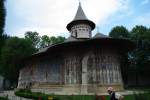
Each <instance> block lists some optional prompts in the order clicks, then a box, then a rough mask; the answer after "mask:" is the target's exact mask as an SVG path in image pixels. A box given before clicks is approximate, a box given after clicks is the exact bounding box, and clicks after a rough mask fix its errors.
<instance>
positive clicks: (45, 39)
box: [40, 35, 51, 48]
mask: <svg viewBox="0 0 150 100" xmlns="http://www.w3.org/2000/svg"><path fill="white" fill-rule="evenodd" d="M50 44H51V40H50V38H49V37H48V36H47V35H43V36H42V37H41V43H40V47H41V48H43V47H45V46H48V45H50Z"/></svg>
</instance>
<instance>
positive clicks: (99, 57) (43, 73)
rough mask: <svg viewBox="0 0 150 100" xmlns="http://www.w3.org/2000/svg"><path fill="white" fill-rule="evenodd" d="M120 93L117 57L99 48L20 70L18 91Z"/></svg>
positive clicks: (50, 58) (66, 53)
mask: <svg viewBox="0 0 150 100" xmlns="http://www.w3.org/2000/svg"><path fill="white" fill-rule="evenodd" d="M110 85H111V86H113V87H114V88H116V90H122V89H123V83H122V76H121V70H120V55H119V52H118V51H117V49H114V48H109V47H103V48H97V47H89V48H86V49H84V48H82V47H81V48H77V49H76V50H71V49H69V50H64V51H62V52H61V53H58V55H57V57H56V56H51V55H47V56H46V57H41V59H36V60H35V61H31V62H28V63H27V64H26V66H25V67H24V68H23V69H21V70H20V76H19V83H18V88H31V89H49V92H52V93H64V94H68V93H79V94H88V93H99V92H106V88H107V87H108V86H110Z"/></svg>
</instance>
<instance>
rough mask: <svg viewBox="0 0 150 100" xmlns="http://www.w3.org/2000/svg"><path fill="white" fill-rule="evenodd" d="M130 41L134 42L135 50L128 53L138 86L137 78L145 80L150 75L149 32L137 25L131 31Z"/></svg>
mask: <svg viewBox="0 0 150 100" xmlns="http://www.w3.org/2000/svg"><path fill="white" fill-rule="evenodd" d="M131 39H132V40H133V41H134V42H135V44H136V49H135V50H134V51H133V52H131V53H130V56H131V59H130V61H131V62H132V63H131V66H133V67H134V69H135V74H136V85H139V76H141V75H145V76H144V77H145V78H147V76H148V75H150V74H149V71H150V67H149V66H150V31H149V29H148V28H147V27H145V26H142V25H137V26H135V27H134V28H133V29H132V30H131ZM141 73H143V74H141Z"/></svg>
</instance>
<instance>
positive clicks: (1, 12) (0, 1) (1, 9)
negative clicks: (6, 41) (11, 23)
mask: <svg viewBox="0 0 150 100" xmlns="http://www.w3.org/2000/svg"><path fill="white" fill-rule="evenodd" d="M4 3H5V0H0V36H2V34H3V32H4V26H5V16H6V11H5V5H4Z"/></svg>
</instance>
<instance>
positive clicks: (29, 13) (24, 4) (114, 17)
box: [5, 0, 150, 37]
mask: <svg viewBox="0 0 150 100" xmlns="http://www.w3.org/2000/svg"><path fill="white" fill-rule="evenodd" d="M80 1H81V5H82V8H83V10H84V12H85V14H86V16H87V18H88V19H90V20H92V21H93V22H94V23H95V24H96V28H95V30H94V31H93V34H95V33H97V32H100V33H103V34H106V35H108V34H109V32H110V31H111V29H112V28H113V27H115V26H117V25H123V26H125V27H126V28H127V29H129V30H131V29H132V28H133V27H134V26H135V25H144V26H147V27H150V0H80ZM5 5H6V12H7V14H6V25H5V33H6V34H8V35H10V36H18V37H24V34H25V32H27V31H36V32H38V33H39V35H40V36H42V35H48V36H65V37H68V36H69V35H70V34H69V32H68V31H67V29H66V25H67V24H68V23H69V22H71V21H72V20H73V18H74V16H75V14H76V11H77V8H78V5H79V1H78V0H6V3H5Z"/></svg>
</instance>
